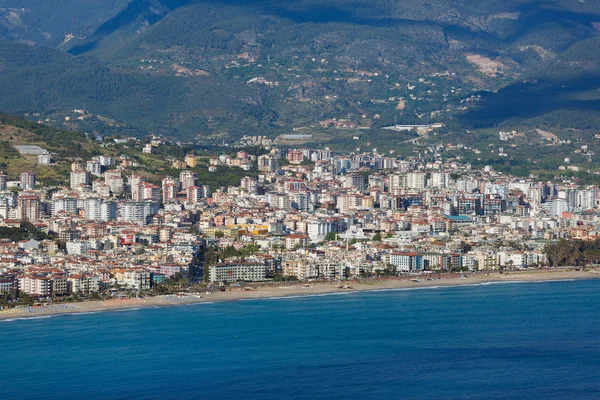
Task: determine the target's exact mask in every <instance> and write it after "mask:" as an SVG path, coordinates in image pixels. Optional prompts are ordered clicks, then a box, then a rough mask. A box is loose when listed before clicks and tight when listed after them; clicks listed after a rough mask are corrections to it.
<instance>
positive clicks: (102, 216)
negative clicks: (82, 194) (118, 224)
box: [83, 198, 117, 221]
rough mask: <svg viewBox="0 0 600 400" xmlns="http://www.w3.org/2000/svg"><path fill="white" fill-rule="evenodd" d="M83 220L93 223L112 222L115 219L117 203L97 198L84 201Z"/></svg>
mask: <svg viewBox="0 0 600 400" xmlns="http://www.w3.org/2000/svg"><path fill="white" fill-rule="evenodd" d="M83 210H84V212H85V219H87V220H93V221H113V220H115V219H117V203H115V202H114V201H107V200H104V199H98V198H89V199H85V200H84V202H83Z"/></svg>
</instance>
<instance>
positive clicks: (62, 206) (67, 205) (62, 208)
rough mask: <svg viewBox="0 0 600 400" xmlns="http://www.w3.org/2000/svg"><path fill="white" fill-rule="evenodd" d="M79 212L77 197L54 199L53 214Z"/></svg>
mask: <svg viewBox="0 0 600 400" xmlns="http://www.w3.org/2000/svg"><path fill="white" fill-rule="evenodd" d="M76 212H77V199H76V198H74V197H59V198H56V199H54V200H53V201H52V215H53V216H56V215H58V214H60V213H68V214H75V213H76Z"/></svg>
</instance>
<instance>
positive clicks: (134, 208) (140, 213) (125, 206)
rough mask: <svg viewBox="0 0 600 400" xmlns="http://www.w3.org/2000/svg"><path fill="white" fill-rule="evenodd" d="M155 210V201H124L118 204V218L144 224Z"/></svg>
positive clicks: (156, 208)
mask: <svg viewBox="0 0 600 400" xmlns="http://www.w3.org/2000/svg"><path fill="white" fill-rule="evenodd" d="M157 212H158V204H157V203H153V202H148V201H145V202H142V201H125V202H122V203H120V204H119V206H118V220H119V221H123V222H132V223H136V224H141V225H146V224H147V223H148V220H149V218H150V217H151V216H152V215H154V214H156V213H157Z"/></svg>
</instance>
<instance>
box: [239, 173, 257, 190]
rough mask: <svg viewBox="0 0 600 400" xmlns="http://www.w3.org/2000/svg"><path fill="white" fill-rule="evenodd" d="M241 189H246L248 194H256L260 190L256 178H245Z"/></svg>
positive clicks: (241, 183)
mask: <svg viewBox="0 0 600 400" xmlns="http://www.w3.org/2000/svg"><path fill="white" fill-rule="evenodd" d="M240 187H241V188H244V189H245V190H246V191H247V192H248V193H252V194H256V191H257V188H258V181H257V180H256V178H251V177H249V176H245V177H243V178H242V180H241V182H240Z"/></svg>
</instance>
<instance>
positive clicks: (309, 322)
mask: <svg viewBox="0 0 600 400" xmlns="http://www.w3.org/2000/svg"><path fill="white" fill-rule="evenodd" d="M0 355H1V356H0V361H1V364H2V368H1V370H0V399H66V398H69V399H82V398H88V399H92V398H94V399H215V398H219V399H230V398H247V399H280V398H284V399H288V398H289V399H332V398H340V399H341V398H343V399H390V398H394V399H440V398H442V399H528V400H535V399H544V400H547V399H600V281H597V280H596V281H572V282H546V283H521V284H495V285H482V286H471V287H454V288H434V289H420V290H404V291H386V292H367V293H364V292H363V293H350V294H345V295H329V296H318V297H309V298H292V299H275V300H252V301H238V302H229V303H215V304H200V305H192V306H176V307H168V308H156V309H143V310H133V311H123V312H104V313H97V314H87V315H70V316H59V317H52V318H46V319H33V320H16V321H8V322H0Z"/></svg>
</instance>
